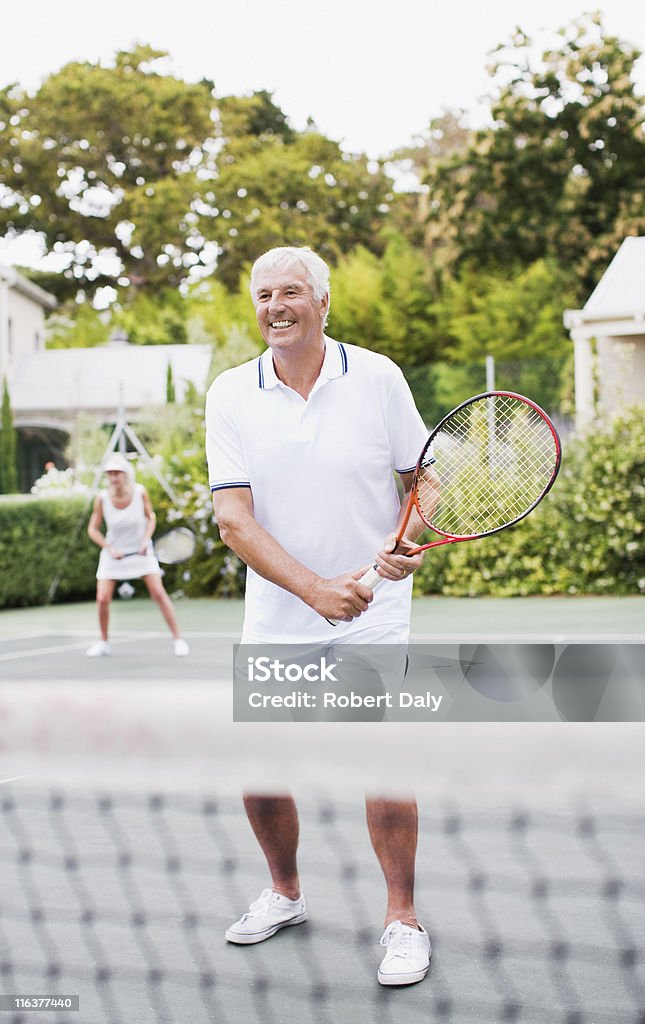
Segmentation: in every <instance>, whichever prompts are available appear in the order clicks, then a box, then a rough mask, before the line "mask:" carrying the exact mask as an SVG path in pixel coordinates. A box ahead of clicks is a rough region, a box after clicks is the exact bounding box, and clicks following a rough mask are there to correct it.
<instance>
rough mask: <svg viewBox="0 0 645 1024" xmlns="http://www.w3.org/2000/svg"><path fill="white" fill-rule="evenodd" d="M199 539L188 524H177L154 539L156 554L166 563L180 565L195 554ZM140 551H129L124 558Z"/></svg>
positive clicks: (159, 559)
mask: <svg viewBox="0 0 645 1024" xmlns="http://www.w3.org/2000/svg"><path fill="white" fill-rule="evenodd" d="M196 546H197V540H196V537H195V534H194V533H193V531H192V530H189V529H188V527H186V526H177V527H175V529H174V530H168V531H167V532H166V533H162V534H161V536H160V537H159V538H157V540H155V541H154V549H155V555H156V556H157V559H158V561H160V562H163V564H164V565H178V564H179V563H180V562H187V561H188V559H189V558H192V556H193V555H194V554H195V548H196ZM138 554H139V552H138V551H127V552H126V553H125V554H124V555H123V558H130V556H131V555H138Z"/></svg>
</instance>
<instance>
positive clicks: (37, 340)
mask: <svg viewBox="0 0 645 1024" xmlns="http://www.w3.org/2000/svg"><path fill="white" fill-rule="evenodd" d="M56 305H57V303H56V299H55V298H54V296H53V295H50V294H49V292H46V291H44V290H43V289H42V288H39V287H38V285H37V284H33V283H32V282H31V281H29V280H28V279H27V278H26V277H23V275H22V274H19V273H18V271H17V270H15V269H14V268H13V267H3V266H1V265H0V382H1V381H2V378H3V377H6V378H7V380H9V379H10V378H11V375H12V372H13V370H14V369H15V367H16V365H17V364H18V362H19V361H20V360H21V359H22V357H23V356H26V355H31V354H33V353H35V352H42V351H43V350H44V348H45V313H46V312H49V311H50V310H52V309H54V308H55V307H56Z"/></svg>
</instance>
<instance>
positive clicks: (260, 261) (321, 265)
mask: <svg viewBox="0 0 645 1024" xmlns="http://www.w3.org/2000/svg"><path fill="white" fill-rule="evenodd" d="M294 263H296V264H300V266H301V267H302V268H303V270H304V271H305V274H306V276H307V280H308V282H309V284H310V285H311V288H312V291H313V293H314V299H316V301H317V302H319V301H320V300H321V299H324V297H325V295H329V292H330V289H329V267H328V266H327V264H326V263H325V261H324V260H323V259H321V257H320V256H319V255H318V254H317V253H315V252H314V251H313V249H310V248H309V247H308V246H306V245H303V246H298V245H279V246H276V248H275V249H269V251H268V252H265V253H262V255H261V256H258V258H257V260H256V261H255V263H254V264H253V266H252V267H251V295H252V296H253V300H254V301H255V282H256V280H257V276H258V274H260V273H261V272H262V271H263V270H273V269H274V268H275V267H288V266H292V265H293V264H294ZM327 315H329V309H328V310H327ZM326 324H327V316H326V317H325V326H326Z"/></svg>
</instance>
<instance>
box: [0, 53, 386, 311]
mask: <svg viewBox="0 0 645 1024" xmlns="http://www.w3.org/2000/svg"><path fill="white" fill-rule="evenodd" d="M165 56H167V55H166V54H164V53H163V52H162V51H159V50H155V49H153V48H152V47H150V46H144V45H140V46H137V47H136V48H135V49H133V50H132V52H121V53H118V54H117V55H116V57H115V63H114V66H113V67H103V66H101V65H98V64H91V63H71V64H67V65H66V66H65V67H63V68H61V70H60V71H58V72H56V73H55V74H52V75H50V76H49V77H48V78H47V79H46V80H45V81H44V83H43V84H42V86H41V87H40V89H38V91H37V92H36V93H34V94H33V95H30V94H28V93H27V92H26V91H25V90H24V89H22V88H20V87H19V86H17V85H14V86H8V87H6V88H4V89H3V90H0V128H1V129H2V133H1V135H0V173H1V175H2V181H3V184H2V185H0V230H2V229H4V231H6V232H7V233H8V234H9V235H12V234H14V235H15V234H19V233H22V232H35V233H37V234H38V235H39V236H40V238H41V239H42V242H43V244H44V247H45V250H46V252H48V253H54V254H56V255H57V256H59V257H60V258H61V260H63V261H64V262H65V263H66V268H65V270H64V271H63V273H62V274H60V275H58V276H53V277H50V278H48V279H47V285H48V287H49V288H50V289H51V290H54V291H55V292H56V294H57V295H58V296H59V298H61V299H64V298H66V297H69V296H72V295H74V294H76V293H78V292H79V291H80V292H81V294H84V295H86V296H90V297H91V296H93V295H94V293H95V292H96V291H97V289H98V288H100V287H101V286H104V285H111V286H117V285H118V287H119V288H121V289H127V290H128V291H129V293H130V295H129V298H131V297H132V292H136V291H145V292H147V293H149V294H150V295H154V296H155V297H157V295H158V292H159V289H163V288H166V287H172V288H176V287H177V286H179V285H181V284H182V282H184V281H186V279H187V278H190V277H191V275H192V278H193V279H194V278H196V277H200V276H204V275H205V274H206V273H207V272H208V271H209V270H211V271H212V270H213V269H215V268H216V273H217V276H218V277H219V278H220V280H222V281H224V283H225V284H226V285H227V286H228V287H229V288H231V289H235V288H236V286H237V284H238V279H239V277H240V274H241V273H242V272H243V271H244V268H245V266H246V264H247V263H248V262H249V261H250V260H252V259H253V258H255V257H256V256H257V255H258V254H259V253H260V252H262V251H263V250H265V249H267V248H269V247H271V246H272V245H276V244H284V243H289V242H295V243H304V242H307V243H309V244H312V245H313V246H315V247H316V248H318V249H319V250H320V251H321V252H323V254H327V255H328V256H329V257H330V258H331V259H332V260H335V259H336V258H337V257H338V256H339V255H340V254H341V253H343V252H347V251H349V250H351V249H352V248H353V247H355V246H356V245H357V244H364V245H366V246H368V247H371V248H375V249H376V250H377V251H380V249H381V248H382V245H381V243H380V242H379V239H378V231H379V228H380V226H381V224H382V222H383V220H384V217H385V214H386V212H387V204H388V201H389V199H390V198H391V194H390V186H391V183H390V181H389V179H388V178H387V177H386V175H385V174H384V173H383V171H382V169H381V168H380V167H378V166H377V167H373V166H372V165H371V164H369V162H368V161H367V159H366V158H365V157H364V156H360V155H359V156H349V155H347V154H345V153H343V152H342V150H341V148H340V146H339V144H338V143H336V142H333V141H331V140H329V139H327V138H325V137H324V136H322V135H320V134H319V133H318V132H316V131H314V130H313V129H312V128H309V129H308V130H306V131H305V132H300V133H298V132H295V131H294V130H293V129H292V128H291V127H290V125H289V124H288V120H287V117H286V115H285V114H284V113H283V111H282V110H280V108H279V107H278V106H277V105H276V104H275V103H274V102H273V99H272V97H271V95H270V94H269V93H268V92H266V91H264V90H263V91H259V92H255V93H253V94H252V95H251V96H246V97H235V96H228V97H223V98H221V99H217V98H216V97H215V95H214V89H213V85H212V83H211V82H208V81H202V82H200V83H196V84H192V83H187V82H184V81H182V80H181V79H179V78H176V77H173V76H172V75H170V74H167V73H164V67H163V65H162V64H160V61H161V60H162V59H163V58H164V57H165ZM41 283H45V282H44V280H43V279H42V277H41ZM124 301H125V300H124Z"/></svg>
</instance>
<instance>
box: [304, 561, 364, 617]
mask: <svg viewBox="0 0 645 1024" xmlns="http://www.w3.org/2000/svg"><path fill="white" fill-rule="evenodd" d="M368 568H369V566H367V565H364V566H363V568H362V569H357V570H356V572H352V573H349V572H348V573H343V575H342V576H335V577H334V578H333V579H331V580H327V579H322V578H320V579H318V580H317V581H316V582H315V583H314V585H313V586H312V588H311V592H310V595H309V599H308V600H307V604H308V605H309V607H310V608H313V610H314V611H315V612H318V614H319V615H322V617H323V618H324V619H334V620H337V621H338V622H351V621H352V619H357V618H358V616H359V615H362V614H363V612H366V611H367V609H368V607H369V604H370V601H371V600H372V598H373V597H374V594H373V593H372V591H371V590H370V588H369V587H366V586H365V584H364V583H359V582H358V581H359V580H360V578H361V576H363V575H364V573H365V572H366V571H367V569H368Z"/></svg>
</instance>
